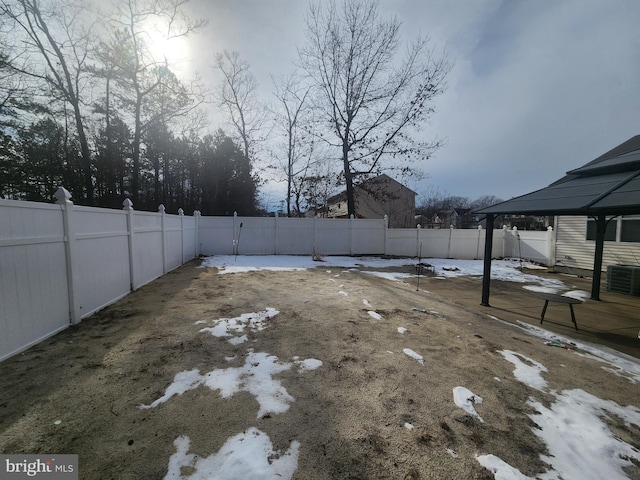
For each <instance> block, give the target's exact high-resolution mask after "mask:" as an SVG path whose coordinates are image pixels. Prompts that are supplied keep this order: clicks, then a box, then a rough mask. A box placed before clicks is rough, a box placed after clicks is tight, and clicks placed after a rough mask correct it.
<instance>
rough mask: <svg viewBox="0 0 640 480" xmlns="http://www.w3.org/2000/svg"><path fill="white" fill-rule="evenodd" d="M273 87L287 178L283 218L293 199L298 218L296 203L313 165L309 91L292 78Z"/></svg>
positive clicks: (298, 208)
mask: <svg viewBox="0 0 640 480" xmlns="http://www.w3.org/2000/svg"><path fill="white" fill-rule="evenodd" d="M274 83H275V92H274V95H275V96H276V98H277V100H278V104H279V107H280V108H279V109H278V110H276V112H275V116H276V125H277V128H278V129H279V130H280V131H281V133H282V135H283V137H284V139H285V143H284V145H282V148H281V151H284V153H285V154H286V165H283V166H284V170H285V175H286V178H287V199H286V200H287V216H289V217H290V216H291V200H292V197H293V196H294V195H295V208H296V212H297V214H298V215H300V214H301V205H300V200H301V196H302V191H303V190H304V185H303V184H304V182H305V179H306V178H308V171H309V168H310V166H311V165H312V163H313V162H314V140H315V139H314V137H313V134H312V132H311V131H310V130H311V129H312V128H313V122H312V121H311V119H310V111H309V107H310V103H309V102H308V97H309V93H310V87H309V86H308V85H303V84H302V83H301V81H300V78H298V77H296V76H295V75H292V76H289V77H287V78H282V79H281V80H279V81H276V82H274Z"/></svg>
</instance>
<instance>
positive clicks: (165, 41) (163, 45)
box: [145, 26, 189, 67]
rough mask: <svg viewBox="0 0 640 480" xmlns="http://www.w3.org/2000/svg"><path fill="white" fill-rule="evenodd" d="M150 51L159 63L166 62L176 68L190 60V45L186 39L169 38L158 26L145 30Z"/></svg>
mask: <svg viewBox="0 0 640 480" xmlns="http://www.w3.org/2000/svg"><path fill="white" fill-rule="evenodd" d="M145 33H146V36H147V42H148V47H149V51H150V52H151V55H152V56H153V58H154V59H155V60H157V61H161V62H164V61H165V60H166V61H167V62H168V63H169V64H171V65H173V66H174V67H177V66H179V64H180V63H183V62H185V61H186V60H187V59H188V54H189V45H188V41H187V39H185V38H184V37H173V38H168V37H167V35H166V34H165V33H164V32H163V31H161V29H159V28H158V27H156V26H151V27H149V28H147V29H146V30H145Z"/></svg>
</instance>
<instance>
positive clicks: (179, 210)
mask: <svg viewBox="0 0 640 480" xmlns="http://www.w3.org/2000/svg"><path fill="white" fill-rule="evenodd" d="M178 215H181V216H184V210H183V209H181V208H179V209H178Z"/></svg>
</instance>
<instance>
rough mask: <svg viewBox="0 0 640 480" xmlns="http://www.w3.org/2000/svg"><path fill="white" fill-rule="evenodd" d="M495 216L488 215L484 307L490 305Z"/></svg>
mask: <svg viewBox="0 0 640 480" xmlns="http://www.w3.org/2000/svg"><path fill="white" fill-rule="evenodd" d="M494 220H495V216H494V214H493V213H488V214H487V231H486V234H485V241H484V268H483V270H482V303H480V305H482V306H483V307H490V306H491V305H489V289H490V286H491V252H492V251H493V224H494Z"/></svg>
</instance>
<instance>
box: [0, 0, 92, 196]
mask: <svg viewBox="0 0 640 480" xmlns="http://www.w3.org/2000/svg"><path fill="white" fill-rule="evenodd" d="M83 13H85V12H84V10H83V7H82V6H81V4H77V3H71V2H65V3H64V4H62V3H60V4H56V5H49V9H48V10H47V11H45V10H43V9H42V8H41V2H40V1H39V0H2V2H1V3H0V15H2V16H4V17H5V18H8V19H10V20H11V21H12V22H13V23H14V26H15V27H17V28H16V30H15V31H16V32H18V31H21V32H22V33H24V34H25V38H24V42H23V44H22V47H19V46H17V45H15V44H14V47H17V48H18V49H20V48H22V49H23V50H22V52H21V53H17V54H16V55H15V56H14V58H13V59H12V61H10V62H9V65H10V66H11V68H13V69H14V70H15V71H17V72H20V73H22V74H24V75H26V76H28V77H30V78H32V79H36V80H40V81H44V82H45V83H46V84H47V85H48V86H49V87H50V88H52V89H53V91H54V92H56V93H57V94H58V95H59V96H60V98H61V99H62V100H63V101H64V102H66V103H68V104H69V105H70V106H71V108H72V110H73V116H74V121H75V127H76V131H77V134H78V141H79V143H80V150H81V154H82V161H83V170H84V172H83V175H84V188H85V196H86V200H87V201H88V202H89V203H92V202H93V196H94V195H93V173H92V159H91V149H90V148H89V142H88V139H87V134H86V129H85V122H84V119H83V115H82V105H83V100H82V90H83V87H84V86H85V83H86V73H87V69H86V62H87V59H88V56H89V53H90V40H89V35H88V31H89V28H88V27H86V26H85V25H83V24H82V22H81V19H82V18H83V16H82V14H83ZM36 56H37V57H39V58H36Z"/></svg>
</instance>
